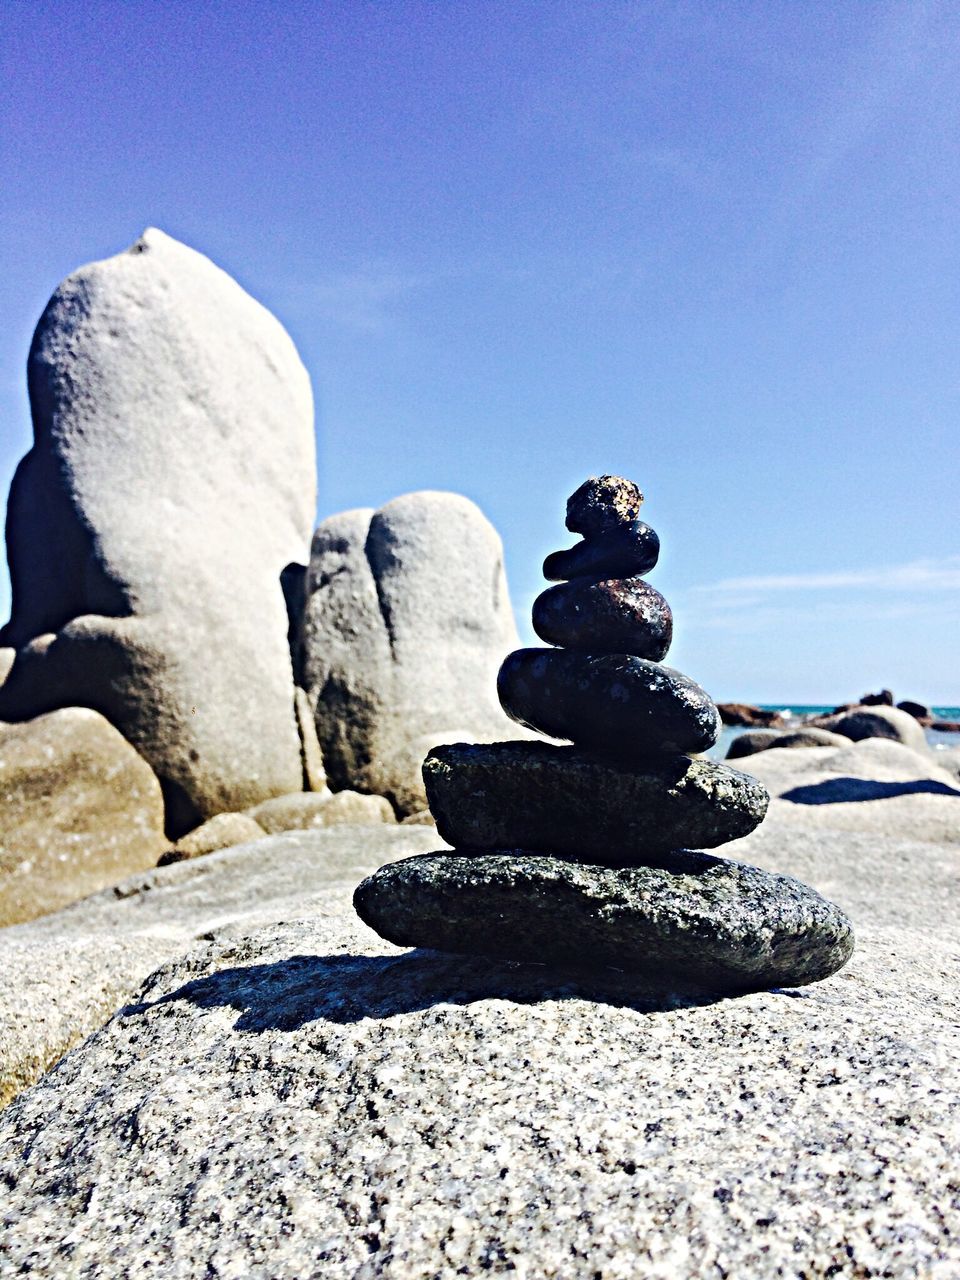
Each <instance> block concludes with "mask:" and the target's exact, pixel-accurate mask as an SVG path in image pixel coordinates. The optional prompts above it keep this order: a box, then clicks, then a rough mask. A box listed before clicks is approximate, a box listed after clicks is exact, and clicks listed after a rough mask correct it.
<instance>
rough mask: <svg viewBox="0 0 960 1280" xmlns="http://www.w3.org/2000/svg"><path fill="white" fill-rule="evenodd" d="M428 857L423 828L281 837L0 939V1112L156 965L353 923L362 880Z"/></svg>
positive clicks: (210, 858)
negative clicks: (247, 936) (206, 948)
mask: <svg viewBox="0 0 960 1280" xmlns="http://www.w3.org/2000/svg"><path fill="white" fill-rule="evenodd" d="M436 847H437V833H436V831H434V830H433V829H432V828H424V827H405V828H403V829H402V830H401V829H400V828H398V827H396V826H382V825H381V826H366V827H349V826H339V827H336V828H333V829H331V830H328V831H309V832H291V833H289V834H287V835H281V836H270V837H265V838H263V839H262V840H258V841H255V842H253V843H251V844H246V845H241V846H238V847H234V848H230V849H224V850H222V851H220V852H218V853H211V854H209V855H207V856H206V857H203V858H197V859H195V860H191V861H185V862H181V863H179V864H177V865H175V866H166V867H161V868H156V869H152V870H150V871H148V872H145V873H144V874H142V875H138V876H134V877H133V878H131V879H128V880H125V881H122V882H121V883H120V884H119V885H117V886H116V887H115V888H114V889H108V890H105V891H104V892H102V893H98V894H95V895H94V896H93V897H90V898H87V899H85V900H84V901H83V902H77V903H74V904H73V905H72V906H70V907H67V908H65V909H64V910H62V911H58V912H56V913H55V914H53V915H48V916H44V917H43V918H42V919H40V920H34V921H31V922H30V923H29V924H22V925H17V926H15V927H13V928H9V929H0V973H2V974H3V981H2V982H0V1106H2V1105H3V1104H4V1103H5V1102H7V1101H9V1099H10V1098H11V1097H12V1096H13V1095H14V1094H15V1093H17V1092H18V1091H19V1090H20V1089H23V1088H24V1087H25V1086H26V1085H28V1084H30V1083H31V1082H32V1081H34V1080H35V1079H36V1078H37V1076H38V1075H39V1074H40V1072H41V1071H43V1070H45V1069H46V1068H47V1067H48V1066H49V1065H50V1064H51V1063H53V1062H55V1061H56V1060H57V1059H58V1058H60V1057H61V1056H62V1055H63V1054H64V1053H65V1052H66V1051H67V1050H68V1049H69V1048H70V1047H71V1046H72V1045H74V1044H76V1043H77V1042H78V1041H79V1040H81V1039H82V1038H83V1037H84V1036H86V1035H88V1034H89V1033H90V1032H91V1031H94V1030H95V1029H96V1028H97V1027H99V1026H100V1025H102V1023H103V1022H104V1021H106V1019H107V1018H108V1017H109V1016H110V1015H111V1014H112V1013H113V1012H114V1010H115V1009H117V1008H118V1007H119V1006H120V1005H121V1004H123V1003H124V1002H125V1001H126V1000H128V999H130V997H131V995H132V994H133V993H134V992H135V991H136V989H137V988H138V987H139V985H140V983H141V982H143V980H144V979H145V978H146V976H147V975H148V974H149V973H150V972H151V971H152V970H153V969H155V968H156V967H157V966H158V965H159V964H162V963H164V962H165V961H167V960H169V959H171V958H172V957H175V956H180V955H183V954H184V952H186V951H188V950H189V949H190V948H191V947H194V946H196V945H197V944H198V943H199V942H201V941H202V940H203V939H211V938H222V937H232V936H234V935H235V934H238V933H244V932H250V931H251V930H253V929H256V928H258V927H259V926H261V925H264V924H267V923H269V922H272V921H276V920H290V919H296V918H297V917H298V916H299V915H311V914H319V915H325V914H328V913H330V912H331V911H334V912H341V913H350V914H352V909H351V906H350V899H351V895H352V893H353V890H354V887H355V886H356V885H357V883H358V882H359V881H360V880H362V879H363V877H364V876H366V875H369V874H370V873H371V872H373V871H375V870H376V869H377V867H379V866H381V865H382V864H383V863H384V862H390V861H393V860H395V859H396V858H403V857H406V856H408V855H410V854H414V853H423V852H426V851H427V850H428V849H435V848H436ZM2 1234H3V1233H2V1232H0V1235H2ZM2 1269H3V1266H2V1262H0V1272H2Z"/></svg>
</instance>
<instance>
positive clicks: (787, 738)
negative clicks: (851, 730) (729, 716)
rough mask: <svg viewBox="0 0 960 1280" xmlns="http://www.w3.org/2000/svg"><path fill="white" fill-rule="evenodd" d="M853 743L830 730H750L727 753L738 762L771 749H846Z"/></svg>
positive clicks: (738, 738) (732, 744) (741, 735)
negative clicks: (744, 757) (786, 731)
mask: <svg viewBox="0 0 960 1280" xmlns="http://www.w3.org/2000/svg"><path fill="white" fill-rule="evenodd" d="M850 742H851V739H850V738H845V737H844V736H843V734H841V733H831V732H830V730H829V729H817V728H813V727H810V728H803V729H797V730H795V731H794V732H792V733H782V732H780V730H778V729H748V730H747V732H746V733H741V734H739V735H738V736H737V737H736V738H734V740H733V741H732V742H731V743H730V749H729V750H728V751H727V759H728V760H737V759H740V758H742V757H743V756H752V755H755V754H756V753H757V752H758V751H769V750H770V748H771V747H776V748H777V750H780V749H781V748H783V749H785V750H795V749H797V748H803V747H846V746H849V745H850Z"/></svg>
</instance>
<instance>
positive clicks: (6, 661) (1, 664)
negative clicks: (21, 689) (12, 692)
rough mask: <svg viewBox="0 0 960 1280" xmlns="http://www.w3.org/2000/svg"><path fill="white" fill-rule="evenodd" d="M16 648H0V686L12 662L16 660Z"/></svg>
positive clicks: (8, 672)
mask: <svg viewBox="0 0 960 1280" xmlns="http://www.w3.org/2000/svg"><path fill="white" fill-rule="evenodd" d="M16 657H17V651H16V649H9V648H4V649H0V686H2V685H3V684H4V683H5V682H6V679H7V676H8V675H9V674H10V671H11V669H12V668H13V664H14V662H15V661H16Z"/></svg>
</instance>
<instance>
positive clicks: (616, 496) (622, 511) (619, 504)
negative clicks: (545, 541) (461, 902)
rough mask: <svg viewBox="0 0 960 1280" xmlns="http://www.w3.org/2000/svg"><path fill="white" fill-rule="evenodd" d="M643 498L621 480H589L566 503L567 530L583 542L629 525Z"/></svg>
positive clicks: (613, 478) (638, 491)
mask: <svg viewBox="0 0 960 1280" xmlns="http://www.w3.org/2000/svg"><path fill="white" fill-rule="evenodd" d="M642 504H643V494H642V493H641V492H640V489H639V488H638V486H637V485H635V484H634V483H633V481H632V480H625V479H624V478H623V476H591V477H590V479H589V480H585V481H584V483H583V484H582V485H581V486H580V488H579V489H577V491H576V492H575V493H572V494H571V495H570V497H569V498H568V499H567V528H568V529H569V530H570V532H571V533H582V534H583V536H584V537H585V538H591V537H594V536H595V535H596V534H600V533H609V532H611V531H612V530H613V529H619V528H620V527H621V526H622V525H629V524H632V523H633V521H634V520H636V518H637V516H639V514H640V507H641V506H642Z"/></svg>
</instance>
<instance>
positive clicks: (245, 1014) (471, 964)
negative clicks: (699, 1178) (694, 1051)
mask: <svg viewBox="0 0 960 1280" xmlns="http://www.w3.org/2000/svg"><path fill="white" fill-rule="evenodd" d="M725 998H727V997H725V996H722V995H720V994H718V993H711V992H704V991H702V990H699V991H696V990H692V989H684V988H678V987H677V986H676V985H675V984H670V985H666V984H664V985H659V986H658V985H657V984H656V983H655V982H651V981H650V980H646V981H644V980H643V979H641V978H639V977H638V976H637V975H635V974H626V973H621V972H619V971H617V970H613V969H608V970H596V971H592V972H589V973H586V972H582V971H578V972H574V971H572V970H559V969H556V968H553V967H550V968H548V967H546V966H545V965H537V964H527V963H520V962H515V961H496V960H487V959H478V958H474V957H470V956H455V955H448V954H445V953H443V952H438V951H428V950H425V949H418V950H415V951H408V952H406V953H404V954H403V955H399V956H365V955H353V954H343V955H325V956H290V957H289V958H288V959H286V960H279V961H276V962H274V963H272V964H255V965H247V966H243V967H236V968H230V969H220V970H219V971H218V972H216V973H211V974H209V975H207V976H205V977H202V978H196V979H194V980H193V981H191V982H187V983H185V984H184V985H183V986H182V987H178V988H177V990H175V991H171V992H169V993H168V994H167V995H165V996H161V997H160V999H159V1000H155V1001H145V1002H143V1003H141V1004H135V1005H127V1006H125V1007H124V1008H123V1009H121V1010H120V1016H122V1017H131V1016H135V1015H138V1014H143V1013H146V1012H147V1011H148V1010H149V1009H152V1008H156V1007H157V1006H160V1005H166V1004H171V1003H173V1002H175V1001H178V1000H186V1001H189V1002H190V1003H191V1004H193V1005H195V1006H196V1007H197V1008H199V1009H214V1008H218V1007H219V1008H232V1009H236V1010H238V1011H239V1013H240V1017H239V1018H238V1019H237V1022H236V1023H235V1024H234V1025H235V1029H236V1030H238V1031H250V1032H261V1031H294V1030H297V1029H298V1028H299V1027H302V1026H305V1025H306V1024H307V1023H310V1022H316V1021H318V1020H325V1021H328V1022H336V1023H350V1022H360V1021H362V1020H363V1019H364V1018H392V1017H396V1016H397V1015H398V1014H403V1013H414V1012H417V1011H419V1010H425V1009H429V1008H432V1007H434V1006H436V1005H444V1004H452V1005H461V1006H462V1005H468V1004H472V1003H474V1002H475V1001H478V1000H487V999H497V1000H508V1001H510V1002H511V1003H513V1004H536V1003H537V1002H539V1001H541V1000H572V999H583V1000H590V1001H595V1002H598V1003H602V1004H607V1005H611V1006H613V1007H615V1008H623V1009H633V1010H636V1011H637V1012H640V1013H662V1012H666V1011H668V1010H671V1009H680V1008H690V1007H693V1006H697V1005H709V1004H714V1003H716V1002H717V1001H719V1000H722V999H725Z"/></svg>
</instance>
